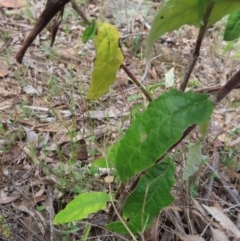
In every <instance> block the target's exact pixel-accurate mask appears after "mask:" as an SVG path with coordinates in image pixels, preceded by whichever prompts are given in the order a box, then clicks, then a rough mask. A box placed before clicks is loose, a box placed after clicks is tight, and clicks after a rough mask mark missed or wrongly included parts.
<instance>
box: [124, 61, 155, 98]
mask: <svg viewBox="0 0 240 241" xmlns="http://www.w3.org/2000/svg"><path fill="white" fill-rule="evenodd" d="M121 68H122V69H123V70H124V71H125V72H126V74H127V75H128V77H129V78H130V79H131V80H132V81H133V82H134V84H135V85H136V86H137V87H138V88H139V89H140V90H141V91H142V93H143V94H144V95H145V97H146V98H147V99H148V101H149V102H151V101H152V98H151V96H150V95H149V94H148V92H147V91H146V89H145V88H144V87H143V86H142V85H141V83H140V82H139V81H138V80H137V79H136V77H135V76H134V75H133V74H132V73H131V72H130V70H129V69H128V68H127V67H126V66H125V65H124V64H121Z"/></svg>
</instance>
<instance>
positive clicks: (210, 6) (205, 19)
mask: <svg viewBox="0 0 240 241" xmlns="http://www.w3.org/2000/svg"><path fill="white" fill-rule="evenodd" d="M213 6H214V2H211V3H209V4H208V5H207V7H206V8H205V13H204V16H203V24H202V25H201V27H200V29H199V33H198V37H197V40H196V44H195V47H194V51H193V52H192V55H191V58H190V61H189V63H188V65H187V67H186V68H185V74H184V78H183V81H182V83H181V85H180V90H182V91H184V90H185V89H186V87H187V84H188V81H189V78H190V75H191V73H192V71H193V68H194V66H195V63H196V61H197V59H198V57H199V53H200V48H201V44H202V40H203V37H204V35H205V32H206V29H207V24H208V19H209V16H210V14H211V12H212V9H213Z"/></svg>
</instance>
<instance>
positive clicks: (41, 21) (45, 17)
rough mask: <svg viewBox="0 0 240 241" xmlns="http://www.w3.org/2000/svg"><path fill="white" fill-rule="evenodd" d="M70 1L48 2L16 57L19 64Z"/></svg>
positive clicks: (50, 0) (51, 0)
mask: <svg viewBox="0 0 240 241" xmlns="http://www.w3.org/2000/svg"><path fill="white" fill-rule="evenodd" d="M69 1H70V0H48V1H47V4H46V7H45V9H44V10H43V12H42V14H41V15H40V17H39V18H38V20H37V22H36V24H35V26H34V28H33V29H32V31H31V32H30V34H29V35H28V36H27V38H26V39H25V40H24V43H23V45H22V47H21V49H20V50H19V51H18V53H17V55H16V60H17V62H18V63H20V64H21V63H22V59H23V57H24V55H25V52H26V51H27V49H28V47H29V46H30V45H31V43H32V42H33V41H34V39H35V38H36V37H37V35H38V34H39V33H40V32H41V31H42V30H43V29H44V28H45V27H46V26H47V24H48V23H49V22H50V21H51V19H52V18H53V17H54V16H55V15H56V14H57V13H58V12H59V11H61V10H62V9H63V8H64V6H65V4H67V3H68V2H69Z"/></svg>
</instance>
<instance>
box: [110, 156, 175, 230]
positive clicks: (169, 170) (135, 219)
mask: <svg viewBox="0 0 240 241" xmlns="http://www.w3.org/2000/svg"><path fill="white" fill-rule="evenodd" d="M174 173H175V167H174V164H173V162H172V160H171V159H170V158H167V159H165V160H164V161H163V162H161V163H159V164H157V165H155V166H153V167H151V168H150V169H149V170H148V171H147V172H146V174H144V175H142V176H141V178H140V180H139V182H138V185H137V187H136V189H135V190H134V191H133V192H132V193H131V194H130V195H129V196H128V197H127V199H126V202H125V204H124V206H123V215H124V216H125V217H126V218H128V219H129V220H130V221H128V222H127V223H126V224H127V226H128V228H129V229H130V230H131V231H132V232H133V233H139V232H143V231H144V230H146V229H148V228H149V226H150V225H151V223H152V221H153V219H154V217H155V216H157V215H158V214H159V212H160V211H161V210H162V209H163V208H164V207H166V206H169V205H170V204H171V203H172V202H173V200H174V199H173V197H172V195H171V193H170V191H171V188H172V186H173V184H174V183H175V179H174ZM107 227H108V228H109V229H112V230H114V231H116V232H119V233H127V230H126V229H125V227H124V226H123V224H122V223H121V224H120V222H117V223H112V224H109V225H108V226H107Z"/></svg>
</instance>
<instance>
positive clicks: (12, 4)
mask: <svg viewBox="0 0 240 241" xmlns="http://www.w3.org/2000/svg"><path fill="white" fill-rule="evenodd" d="M0 5H2V6H3V7H5V8H22V7H24V6H26V5H27V1H26V0H0Z"/></svg>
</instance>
